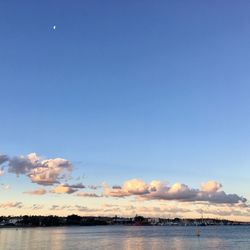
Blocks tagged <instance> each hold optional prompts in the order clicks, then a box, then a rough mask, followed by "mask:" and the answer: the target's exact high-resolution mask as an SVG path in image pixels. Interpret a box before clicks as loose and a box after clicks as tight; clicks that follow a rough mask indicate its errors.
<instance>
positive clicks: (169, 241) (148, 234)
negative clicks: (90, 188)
mask: <svg viewBox="0 0 250 250" xmlns="http://www.w3.org/2000/svg"><path fill="white" fill-rule="evenodd" d="M0 249H1V250H2V249H4V250H19V249H22V250H24V249H27V250H42V249H44V250H45V249H46V250H47V249H51V250H78V249H83V250H85V249H94V250H99V249H100V250H105V249H111V250H120V249H124V250H141V249H146V250H147V249H154V250H156V249H177V250H182V249H185V250H186V249H192V250H195V249H199V250H200V249H227V250H228V249H250V226H211V227H210V226H209V227H202V228H201V236H200V237H197V236H196V228H195V227H135V226H96V227H53V228H23V229H21V228H19V229H18V230H17V229H15V228H2V229H0Z"/></svg>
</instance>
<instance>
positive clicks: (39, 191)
mask: <svg viewBox="0 0 250 250" xmlns="http://www.w3.org/2000/svg"><path fill="white" fill-rule="evenodd" d="M23 193H24V194H30V195H44V194H46V193H47V191H46V190H45V189H44V188H39V189H36V190H30V191H26V192H23Z"/></svg>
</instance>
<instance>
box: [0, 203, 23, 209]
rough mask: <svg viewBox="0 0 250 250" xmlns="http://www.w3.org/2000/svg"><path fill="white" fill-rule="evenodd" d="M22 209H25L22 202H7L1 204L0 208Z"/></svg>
mask: <svg viewBox="0 0 250 250" xmlns="http://www.w3.org/2000/svg"><path fill="white" fill-rule="evenodd" d="M22 207H23V203H22V202H6V203H1V204H0V208H22Z"/></svg>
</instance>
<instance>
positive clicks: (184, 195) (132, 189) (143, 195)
mask: <svg viewBox="0 0 250 250" xmlns="http://www.w3.org/2000/svg"><path fill="white" fill-rule="evenodd" d="M221 187H222V185H221V184H220V183H218V182H216V181H209V182H207V183H205V184H202V188H201V189H194V188H190V187H189V186H188V185H186V184H182V183H175V184H173V185H172V186H169V185H167V184H166V183H164V182H161V181H158V180H154V181H152V182H151V183H149V184H147V183H145V182H144V181H142V180H138V179H132V180H128V181H126V182H125V183H124V184H123V185H122V187H119V188H118V186H113V187H112V188H110V187H109V186H108V185H107V184H104V187H103V188H104V195H105V196H111V197H126V196H136V197H138V198H140V199H145V200H176V201H182V202H188V201H194V202H195V201H202V202H209V203H228V204H236V203H244V202H246V201H247V200H246V199H245V198H243V197H240V196H238V195H237V194H226V193H225V192H224V191H219V189H220V188H221Z"/></svg>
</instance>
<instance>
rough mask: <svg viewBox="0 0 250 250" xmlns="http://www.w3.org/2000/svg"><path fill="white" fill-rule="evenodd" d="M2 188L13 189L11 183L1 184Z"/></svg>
mask: <svg viewBox="0 0 250 250" xmlns="http://www.w3.org/2000/svg"><path fill="white" fill-rule="evenodd" d="M1 188H2V189H3V190H9V189H11V186H10V185H9V184H1Z"/></svg>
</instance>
